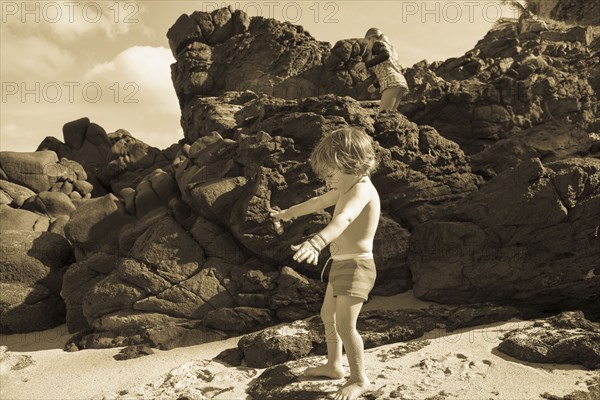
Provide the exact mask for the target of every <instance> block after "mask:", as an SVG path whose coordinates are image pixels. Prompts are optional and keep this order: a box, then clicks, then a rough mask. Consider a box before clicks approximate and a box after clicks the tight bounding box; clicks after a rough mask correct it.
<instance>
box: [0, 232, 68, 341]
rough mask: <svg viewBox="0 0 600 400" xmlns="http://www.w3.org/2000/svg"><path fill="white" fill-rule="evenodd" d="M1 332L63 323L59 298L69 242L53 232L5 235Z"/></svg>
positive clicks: (0, 264)
mask: <svg viewBox="0 0 600 400" xmlns="http://www.w3.org/2000/svg"><path fill="white" fill-rule="evenodd" d="M0 247H1V248H0V254H2V257H0V286H2V287H1V288H0V289H1V290H0V330H1V331H2V332H3V334H9V333H20V332H31V331H37V330H43V329H49V328H53V327H55V326H57V325H60V324H62V323H63V322H64V319H65V305H64V303H63V301H62V299H61V298H60V297H59V293H60V290H61V286H62V278H63V274H64V273H65V270H66V266H67V265H68V264H70V263H71V262H72V259H73V252H72V249H71V246H70V244H69V242H67V240H66V239H65V238H63V237H62V236H60V235H57V234H54V233H50V232H31V231H10V230H8V231H2V233H1V240H0Z"/></svg>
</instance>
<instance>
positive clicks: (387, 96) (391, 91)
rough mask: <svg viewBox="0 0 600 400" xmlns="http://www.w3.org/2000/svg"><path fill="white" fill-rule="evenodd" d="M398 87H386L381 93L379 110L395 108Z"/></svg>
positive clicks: (398, 91)
mask: <svg viewBox="0 0 600 400" xmlns="http://www.w3.org/2000/svg"><path fill="white" fill-rule="evenodd" d="M400 93H401V92H400V88H399V87H391V88H387V89H385V90H384V91H383V93H382V94H381V101H380V102H379V111H385V110H395V108H394V104H395V103H396V97H397V96H398V95H399V94H400Z"/></svg>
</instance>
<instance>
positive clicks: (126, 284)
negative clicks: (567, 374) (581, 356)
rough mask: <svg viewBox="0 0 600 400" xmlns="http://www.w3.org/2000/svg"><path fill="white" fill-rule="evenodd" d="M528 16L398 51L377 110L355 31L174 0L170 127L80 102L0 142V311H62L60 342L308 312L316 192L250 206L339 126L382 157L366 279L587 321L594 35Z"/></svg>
mask: <svg viewBox="0 0 600 400" xmlns="http://www.w3.org/2000/svg"><path fill="white" fill-rule="evenodd" d="M518 26H521V29H518ZM535 26H536V25H535V24H529V25H527V24H523V23H521V25H518V24H517V23H514V22H513V23H502V24H499V25H498V26H496V27H494V28H493V29H492V30H490V32H489V33H488V34H487V35H486V36H485V37H484V38H483V39H482V40H480V41H479V42H478V43H477V45H476V46H475V48H474V49H473V50H471V51H469V52H467V53H466V54H465V55H464V56H461V57H457V58H452V59H449V60H446V61H444V62H434V63H431V64H429V63H427V62H426V61H423V62H420V63H417V64H415V65H414V66H412V67H410V68H405V69H404V71H405V74H406V77H407V80H408V82H409V85H410V88H411V91H410V93H409V95H408V96H407V97H406V98H405V99H404V100H403V102H402V104H401V105H400V108H399V111H400V112H397V111H391V112H384V113H378V112H377V102H376V101H373V100H375V99H378V98H379V93H377V92H376V91H375V90H374V88H373V86H372V82H373V80H372V77H370V76H369V75H368V73H365V72H359V71H357V70H356V68H355V66H356V64H358V63H359V62H361V61H364V60H365V59H367V58H368V57H369V56H370V55H369V54H368V50H367V48H366V43H365V41H364V40H363V39H346V40H340V41H339V42H337V43H336V44H335V45H334V46H333V47H332V46H330V45H329V44H328V43H325V42H319V41H317V40H315V39H314V38H313V37H312V36H311V35H310V34H309V33H308V32H306V31H304V29H303V28H302V27H299V26H295V25H292V24H289V23H282V22H279V21H276V20H273V19H266V18H262V17H255V18H249V17H248V16H246V15H245V14H244V13H243V12H241V11H239V10H238V11H233V10H231V9H229V8H223V9H220V10H215V11H213V12H211V13H204V12H194V13H192V14H191V15H186V14H184V15H182V16H181V17H180V18H179V19H178V20H177V21H176V22H175V23H174V25H173V26H172V27H171V28H170V29H169V31H168V33H167V38H168V41H169V46H170V48H171V50H172V52H173V56H174V59H175V62H174V63H173V64H172V70H171V73H172V75H171V77H172V80H173V85H174V87H175V91H176V93H177V96H178V99H179V103H180V107H181V126H182V128H183V132H184V137H183V138H182V139H181V140H180V141H179V142H178V143H175V144H173V145H172V146H170V147H168V148H166V149H163V150H159V149H156V148H154V147H152V146H149V145H147V144H145V143H143V142H142V141H141V140H139V139H136V138H135V137H134V136H133V135H132V134H131V133H129V132H128V131H126V130H124V129H119V130H117V131H116V132H111V133H107V132H106V131H105V130H104V129H103V128H102V127H101V126H100V125H99V124H96V123H94V122H91V121H90V120H89V119H88V118H85V117H84V118H81V119H78V120H75V121H71V122H68V123H67V124H65V125H64V127H63V141H61V140H59V139H57V138H54V137H47V138H46V139H45V140H44V141H43V142H42V143H41V144H40V145H39V147H38V149H37V151H35V152H32V153H15V152H1V153H0V216H1V217H2V218H1V220H0V221H1V225H0V228H1V229H0V235H1V236H2V239H3V240H2V246H4V247H3V249H2V250H3V252H2V259H1V260H0V267H1V269H0V272H1V274H2V275H1V276H2V278H1V279H0V285H4V286H3V289H5V290H2V291H0V328H1V329H2V332H6V333H14V332H25V331H30V330H37V329H45V328H47V327H51V326H56V325H58V324H60V323H63V322H65V321H66V323H67V326H68V328H69V331H70V332H72V333H74V334H75V335H74V336H73V337H72V339H71V340H70V342H69V343H68V345H67V346H66V348H67V349H68V350H77V349H83V348H103V347H112V346H135V345H143V344H147V345H152V346H157V347H160V348H163V349H168V348H172V347H176V346H186V345H190V344H195V343H200V342H206V341H210V340H219V339H222V338H224V337H227V336H229V335H237V334H241V333H248V332H253V331H256V330H259V329H262V328H264V327H268V326H271V325H273V324H276V323H281V322H291V321H296V320H298V319H303V318H307V317H310V316H313V315H315V314H317V313H318V312H319V308H320V306H321V302H322V298H323V295H324V291H325V287H326V281H325V282H320V279H319V277H320V272H321V271H320V269H319V268H315V267H314V266H309V265H305V264H298V263H296V262H295V261H294V260H293V259H292V256H293V253H292V251H291V249H290V246H291V245H292V244H298V243H301V242H302V241H304V240H305V239H307V238H308V237H310V236H311V235H313V234H314V233H316V232H318V231H320V230H321V229H323V228H324V227H325V226H326V224H327V223H328V222H329V221H330V219H331V216H332V213H333V210H332V209H331V208H330V209H327V210H323V211H322V212H320V213H316V214H313V215H307V216H303V217H300V218H297V219H296V220H294V221H287V222H283V223H282V226H281V228H278V227H277V226H275V225H274V224H273V223H272V221H271V220H270V218H269V217H268V208H269V207H274V206H277V207H280V208H281V209H284V208H288V207H290V206H292V205H294V204H297V203H299V202H302V201H305V200H307V199H308V198H311V197H314V196H315V195H320V194H323V193H324V192H325V190H326V188H325V187H324V185H323V183H322V182H319V181H318V180H316V179H315V176H314V173H313V171H312V170H311V168H310V164H309V162H308V158H309V156H310V153H311V150H312V149H313V147H314V146H315V144H316V143H317V142H318V141H319V140H320V139H321V138H322V137H323V136H324V135H326V134H328V133H329V132H331V131H332V130H334V129H336V128H340V127H345V126H355V127H359V128H361V129H363V130H364V131H365V132H366V133H367V134H369V135H370V136H371V137H372V138H373V139H374V144H375V150H376V154H377V156H378V159H379V165H378V167H377V169H376V170H375V171H374V173H373V174H372V176H371V180H372V182H373V184H374V186H375V187H376V188H377V190H378V193H379V195H380V198H381V206H382V213H381V217H380V221H379V226H378V230H377V234H376V236H375V240H374V249H373V252H374V254H375V263H376V265H377V282H376V286H375V289H374V291H373V294H375V295H391V294H396V293H400V292H403V291H406V290H408V289H411V288H412V289H414V293H415V295H416V296H417V297H419V298H423V299H427V300H434V301H436V302H439V303H452V304H456V303H480V302H484V301H493V302H495V303H501V304H504V305H506V306H507V307H508V306H510V305H515V306H518V307H519V309H521V310H528V311H527V312H525V311H524V314H523V315H524V316H531V315H536V313H542V314H544V315H545V314H547V313H551V312H558V311H562V310H573V309H578V310H582V311H583V312H584V313H585V316H586V317H587V318H589V319H591V320H595V321H597V320H598V318H600V312H599V309H600V304H599V303H598V302H599V299H598V296H597V293H599V292H600V279H599V275H600V272H598V268H597V261H596V260H597V259H599V257H600V240H599V236H598V220H599V219H600V215H599V210H600V202H599V201H600V172H599V168H600V164H599V163H600V161H599V160H598V158H599V157H598V156H599V154H600V143H599V140H600V137H599V136H598V128H599V127H600V123H599V118H598V115H599V114H598V95H599V93H600V86H599V85H600V80H599V77H600V75H598V71H599V65H600V60H599V58H598V46H599V43H600V40H599V39H598V37H597V36H596V34H597V31H596V30H595V29H594V28H593V27H581V26H573V27H571V26H566V25H565V26H559V25H556V24H554V25H553V24H552V23H549V24H548V25H547V26H546V28H547V29H546V28H543V29H542V28H540V26H537V28H536V27H535ZM538 28H539V29H538ZM5 244H6V245H5ZM17 244H18V245H17ZM50 250H51V251H50ZM336 251H337V249H336V248H335V246H334V245H332V246H330V247H329V248H328V249H327V250H325V251H323V252H322V254H321V256H320V260H319V266H322V265H323V264H324V262H325V260H326V259H327V258H328V257H329V256H330V255H332V254H335V252H336ZM325 276H327V275H325ZM438 311H439V310H438ZM467 314H468V312H467ZM476 314H477V313H474V315H473V316H472V318H473V319H474V320H478V319H477V318H479V317H477V316H476ZM511 316H512V314H510V313H506V314H502V318H510V317H511ZM437 317H439V316H436V318H437ZM398 340H402V339H401V338H400V339H398ZM305 350H306V349H305ZM307 354H308V353H307ZM229 356H231V357H234V358H235V354H230V355H229Z"/></svg>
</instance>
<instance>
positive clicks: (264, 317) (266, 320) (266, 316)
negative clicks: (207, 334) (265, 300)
mask: <svg viewBox="0 0 600 400" xmlns="http://www.w3.org/2000/svg"><path fill="white" fill-rule="evenodd" d="M202 322H203V324H204V325H206V326H207V327H209V328H213V329H219V330H223V331H228V332H241V333H245V332H252V331H255V330H257V329H260V328H264V327H265V326H268V325H270V324H271V323H272V322H273V316H272V313H271V311H270V310H267V309H261V308H253V307H235V308H224V307H222V308H218V309H215V310H212V311H209V312H208V313H207V314H206V316H205V317H204V319H203V321H202Z"/></svg>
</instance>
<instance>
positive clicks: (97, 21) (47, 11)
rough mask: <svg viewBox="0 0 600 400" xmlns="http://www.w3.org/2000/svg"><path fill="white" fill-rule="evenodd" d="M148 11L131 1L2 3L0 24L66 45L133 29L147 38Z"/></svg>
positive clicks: (22, 33)
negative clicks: (42, 35)
mask: <svg viewBox="0 0 600 400" xmlns="http://www.w3.org/2000/svg"><path fill="white" fill-rule="evenodd" d="M147 11H148V9H147V8H146V7H144V6H143V5H141V4H140V3H139V2H137V1H133V0H128V1H75V2H57V1H36V2H29V3H27V2H3V4H2V13H3V16H2V24H3V25H6V26H7V27H9V28H10V29H12V30H13V31H15V32H17V33H18V34H19V35H21V36H23V35H29V34H32V33H40V32H41V33H43V34H44V35H46V36H48V37H49V38H50V39H54V40H55V41H60V42H65V43H71V42H73V41H75V40H78V39H80V38H83V37H86V36H92V35H94V36H96V37H105V38H108V39H115V38H116V37H118V36H122V35H126V34H129V33H131V32H132V31H134V30H138V31H140V32H141V33H142V34H143V35H145V36H150V35H152V34H153V30H152V29H151V28H150V27H148V26H146V25H145V24H144V23H143V20H142V18H141V16H142V15H143V14H145V13H146V12H147Z"/></svg>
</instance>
